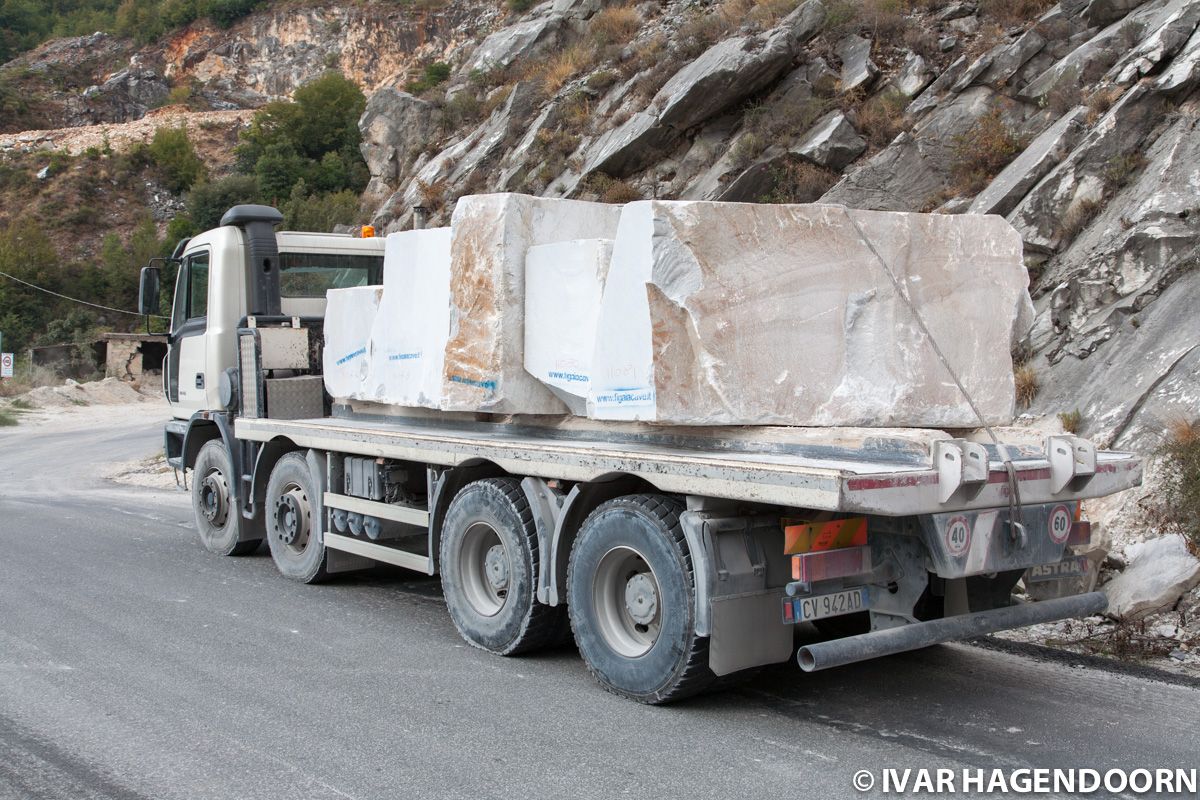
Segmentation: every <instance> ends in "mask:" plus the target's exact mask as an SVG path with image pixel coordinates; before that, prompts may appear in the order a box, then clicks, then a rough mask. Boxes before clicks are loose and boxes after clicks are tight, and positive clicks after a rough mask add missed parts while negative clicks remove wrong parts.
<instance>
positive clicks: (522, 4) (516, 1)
mask: <svg viewBox="0 0 1200 800" xmlns="http://www.w3.org/2000/svg"><path fill="white" fill-rule="evenodd" d="M533 3H534V0H507V4H508V10H509V11H511V12H513V13H514V14H524V13H525V12H526V11H528V10H529V9H531V8H533Z"/></svg>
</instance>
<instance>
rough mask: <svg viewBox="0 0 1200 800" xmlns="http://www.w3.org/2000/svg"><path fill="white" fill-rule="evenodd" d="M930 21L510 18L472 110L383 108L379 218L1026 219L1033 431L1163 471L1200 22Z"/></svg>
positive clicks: (636, 10)
mask: <svg viewBox="0 0 1200 800" xmlns="http://www.w3.org/2000/svg"><path fill="white" fill-rule="evenodd" d="M913 5H914V6H916V9H915V10H913V11H912V12H911V13H909V14H908V15H907V16H904V15H898V14H888V13H887V12H885V11H882V10H880V9H881V8H883V4H872V3H864V4H855V5H854V6H853V7H852V6H850V5H849V4H844V3H837V2H835V0H805V2H802V3H800V4H799V5H791V4H784V5H783V6H780V5H778V4H768V3H762V2H760V3H753V2H748V3H741V2H738V0H726V2H725V3H723V4H716V5H711V6H709V7H707V9H706V10H705V11H704V12H703V14H702V15H701V16H697V12H696V11H695V10H694V9H693V8H692V7H691V5H690V4H685V3H673V2H670V1H668V2H666V3H663V4H655V3H643V4H641V5H638V6H636V7H633V8H627V9H624V10H622V11H620V12H617V11H614V10H613V9H612V7H608V8H604V7H601V6H599V5H598V4H597V3H596V2H594V0H577V1H574V2H573V1H572V0H556V2H552V3H551V2H547V3H543V4H542V5H539V6H537V7H535V8H533V9H531V10H530V11H529V12H528V13H527V14H526V15H525V16H524V17H521V18H502V17H498V18H496V19H495V20H494V21H493V22H492V24H491V28H490V29H488V28H485V29H484V30H490V32H488V33H487V35H486V37H484V36H482V32H481V38H480V44H479V45H478V46H477V47H476V48H475V49H474V50H473V51H472V50H470V49H469V48H460V49H458V50H456V51H455V55H454V57H455V62H454V63H455V64H456V65H457V67H458V68H457V71H456V72H455V74H454V75H453V76H452V78H451V80H450V82H449V84H448V87H449V88H448V91H447V92H446V96H447V97H448V98H449V100H443V99H442V98H441V97H438V96H426V97H424V98H416V97H412V96H410V95H408V94H406V93H404V92H403V91H402V90H400V89H399V88H398V87H396V86H390V87H389V86H384V87H381V88H380V90H379V91H377V92H376V93H375V94H374V95H373V96H372V97H371V99H370V101H369V104H368V109H367V112H366V114H365V115H364V117H363V124H362V128H363V133H364V137H365V141H364V145H363V152H364V155H365V157H366V158H367V161H368V164H369V166H370V168H371V172H372V175H373V180H372V184H371V187H370V189H369V191H368V194H367V198H366V202H367V204H368V206H370V207H371V208H375V209H376V214H375V222H376V224H377V225H381V226H389V227H390V229H397V228H402V227H406V226H408V225H409V224H410V222H411V218H412V207H414V206H423V207H425V208H427V209H428V210H429V211H430V212H431V213H432V217H433V219H434V220H435V221H443V220H445V219H446V217H447V215H448V214H449V212H450V210H451V209H452V207H453V200H454V199H455V198H456V197H457V196H460V195H462V194H466V193H475V192H481V191H526V192H532V193H537V194H545V195H553V196H571V197H582V198H587V199H595V198H597V197H600V198H603V199H608V200H618V201H627V200H629V199H635V198H638V197H646V198H650V197H657V198H689V199H724V200H751V201H780V200H785V201H812V200H818V199H819V200H820V201H821V202H826V203H842V204H845V205H847V206H851V207H855V208H864V209H892V210H907V211H915V210H926V211H934V210H936V211H939V212H941V213H952V214H955V213H993V214H1002V215H1005V216H1006V217H1007V218H1008V219H1009V221H1010V222H1011V223H1012V224H1013V225H1014V226H1015V227H1016V228H1017V230H1018V232H1019V233H1020V234H1021V236H1022V239H1023V241H1024V246H1025V255H1026V261H1027V265H1028V267H1029V268H1030V270H1031V274H1032V276H1033V278H1034V297H1035V301H1036V307H1037V318H1036V322H1035V324H1034V326H1033V328H1032V330H1031V331H1030V333H1029V335H1028V336H1027V337H1026V339H1025V341H1024V343H1023V346H1022V352H1021V353H1020V356H1021V357H1022V358H1023V359H1027V366H1028V368H1027V370H1026V371H1025V373H1026V381H1027V383H1032V382H1036V384H1037V391H1036V392H1032V398H1031V401H1030V406H1029V413H1031V414H1033V415H1038V416H1041V415H1048V416H1050V417H1051V418H1053V416H1054V415H1055V414H1056V413H1059V412H1071V411H1074V410H1078V411H1079V413H1080V416H1081V426H1080V431H1081V432H1082V433H1083V434H1086V435H1089V436H1092V437H1095V438H1097V439H1099V440H1100V441H1101V442H1103V443H1105V444H1109V445H1111V446H1117V447H1131V448H1148V447H1153V446H1154V444H1155V443H1156V442H1157V441H1158V436H1159V434H1160V432H1161V430H1162V428H1163V425H1164V422H1166V421H1168V420H1169V419H1171V418H1172V417H1176V416H1183V417H1189V418H1190V417H1194V416H1195V415H1196V413H1197V409H1198V408H1200V377H1198V376H1200V344H1198V343H1200V316H1197V315H1195V314H1193V313H1189V309H1188V305H1189V303H1195V301H1196V300H1197V298H1200V273H1197V271H1196V270H1195V268H1194V267H1195V264H1196V263H1197V253H1196V247H1197V243H1198V240H1197V234H1198V233H1200V215H1198V214H1197V212H1198V211H1200V200H1197V193H1196V190H1197V188H1198V187H1200V158H1197V156H1198V155H1200V153H1196V152H1194V151H1196V150H1197V148H1200V144H1198V142H1200V137H1198V136H1197V133H1198V132H1197V131H1196V130H1195V128H1196V127H1197V125H1198V120H1200V99H1197V98H1193V97H1192V92H1193V89H1194V88H1195V86H1196V84H1197V82H1200V29H1198V28H1197V25H1198V23H1200V2H1196V1H1195V0H1151V2H1144V3H1138V2H1122V3H1112V2H1105V1H1104V0H1090V2H1088V1H1086V0H1065V1H1064V2H1061V3H1059V4H1057V5H1051V4H1048V3H1047V4H1043V5H1042V7H1041V8H1040V9H1035V11H1036V13H1031V14H1030V15H1029V17H1028V18H1027V19H1020V18H1017V19H1014V18H1012V17H1011V13H1012V12H1008V14H1009V16H1003V17H997V16H996V12H994V11H991V9H994V8H996V7H998V6H1003V5H1004V4H996V3H987V2H983V3H980V4H978V5H977V4H975V3H967V2H962V3H918V4H913ZM1009 5H1011V4H1009ZM1030 5H1031V4H1026V7H1027V8H1028V7H1029V6H1030ZM856 9H857V10H856ZM618 13H620V14H622V15H625V16H632V19H633V22H632V24H631V25H630V27H629V29H628V31H627V33H628V36H627V38H626V39H624V40H622V41H620V42H617V43H612V42H608V40H607V39H606V36H607V35H608V34H607V32H608V30H609V29H610V28H611V26H612V24H613V21H614V19H616V15H617V14H618ZM460 55H461V60H460ZM481 73H483V77H482V78H481ZM456 98H457V100H456ZM464 98H468V99H470V100H471V102H470V103H467V102H465V101H464ZM455 106H458V107H465V106H470V107H471V108H472V109H474V110H475V113H476V116H475V117H474V118H470V117H469V116H468V117H467V118H466V119H464V118H463V115H462V114H459V115H458V116H457V118H455V119H453V120H450V119H449V116H450V115H449V112H450V111H452V110H453V109H454V107H455ZM963 313H966V314H969V313H971V309H969V308H967V309H963ZM1026 389H1027V391H1031V390H1032V389H1033V387H1032V386H1029V385H1027V387H1026Z"/></svg>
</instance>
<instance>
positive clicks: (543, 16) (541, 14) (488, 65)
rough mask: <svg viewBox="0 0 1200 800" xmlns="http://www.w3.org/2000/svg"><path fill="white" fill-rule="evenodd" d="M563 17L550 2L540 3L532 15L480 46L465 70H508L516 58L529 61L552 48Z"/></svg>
mask: <svg viewBox="0 0 1200 800" xmlns="http://www.w3.org/2000/svg"><path fill="white" fill-rule="evenodd" d="M564 22H565V15H564V14H563V13H561V12H556V11H555V9H554V8H553V6H552V4H550V3H543V4H542V5H541V6H539V7H538V8H537V9H536V10H535V11H534V12H533V13H532V14H531V15H529V16H528V17H526V18H524V19H522V20H520V21H519V22H517V23H515V24H513V25H509V26H508V27H506V28H501V29H500V30H498V31H496V32H495V33H492V34H491V35H489V36H488V37H487V38H486V39H484V40H483V41H482V42H480V43H479V47H477V48H476V49H475V53H474V54H473V55H472V57H471V61H470V64H469V65H468V67H467V71H468V72H469V71H471V70H480V71H482V72H487V71H488V70H492V69H496V68H498V67H507V66H508V65H509V64H511V63H513V62H514V61H516V60H518V59H525V58H530V57H532V56H534V55H536V54H537V53H539V52H542V51H544V50H547V49H548V48H550V47H552V46H553V45H554V44H555V43H556V42H557V40H558V35H559V33H560V32H561V31H562V29H563V27H564Z"/></svg>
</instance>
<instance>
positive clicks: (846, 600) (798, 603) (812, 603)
mask: <svg viewBox="0 0 1200 800" xmlns="http://www.w3.org/2000/svg"><path fill="white" fill-rule="evenodd" d="M870 607H871V604H870V601H869V599H868V595H867V590H866V588H864V587H859V588H857V589H844V590H843V591H840V592H830V593H829V594H819V595H815V596H813V597H789V598H787V599H786V600H784V601H783V621H784V622H788V623H797V622H811V621H812V620H814V619H825V618H827V617H840V616H841V615H843V614H853V613H854V612H856V611H866V610H867V609H868V608H870Z"/></svg>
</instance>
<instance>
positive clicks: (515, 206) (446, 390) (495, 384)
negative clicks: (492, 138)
mask: <svg viewBox="0 0 1200 800" xmlns="http://www.w3.org/2000/svg"><path fill="white" fill-rule="evenodd" d="M619 216H620V206H613V205H606V204H604V203H588V202H583V201H579V200H560V199H554V198H545V197H530V196H528V195H518V194H490V195H471V196H467V197H463V198H460V199H459V201H458V202H457V203H456V204H455V207H454V214H453V216H452V218H451V228H452V229H453V234H452V235H451V243H450V338H449V340H448V341H447V343H446V355H445V365H444V370H443V387H442V399H441V408H442V409H443V410H447V411H486V412H496V413H508V414H562V413H565V412H566V411H567V408H566V406H565V405H564V404H563V402H562V401H561V400H559V399H558V398H557V397H556V396H555V395H554V393H553V392H551V391H550V389H549V388H548V387H547V386H545V385H544V384H543V383H542V382H541V381H539V380H537V379H536V378H534V377H533V376H532V375H530V374H529V373H528V372H526V371H525V356H524V343H525V256H526V254H527V253H528V251H529V248H531V247H534V246H536V245H541V244H553V243H555V242H563V241H569V240H572V239H611V238H612V237H613V234H614V233H615V232H616V227H617V220H618V218H619Z"/></svg>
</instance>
